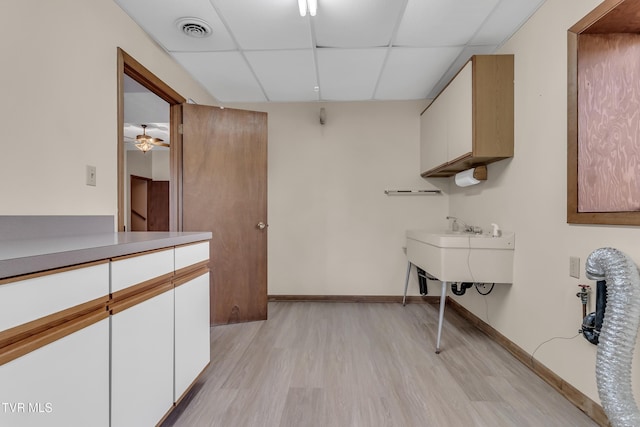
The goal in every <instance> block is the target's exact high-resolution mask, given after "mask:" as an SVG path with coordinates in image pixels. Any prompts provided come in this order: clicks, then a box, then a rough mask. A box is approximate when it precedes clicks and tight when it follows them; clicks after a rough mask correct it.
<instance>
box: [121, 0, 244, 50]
mask: <svg viewBox="0 0 640 427" xmlns="http://www.w3.org/2000/svg"><path fill="white" fill-rule="evenodd" d="M115 2H116V3H117V4H118V5H120V7H121V8H122V9H123V10H124V11H125V12H126V13H127V14H128V15H129V16H131V17H133V19H134V20H135V21H136V23H137V24H138V25H139V26H140V27H142V29H143V30H144V31H145V32H146V33H147V34H149V35H150V36H151V37H152V38H153V39H154V40H155V41H157V42H158V43H159V44H160V45H161V46H163V47H164V48H165V49H166V50H168V51H183V52H197V51H208V50H231V49H235V44H234V42H233V39H232V38H231V36H230V35H229V33H228V31H227V29H226V28H225V26H224V25H223V23H222V21H221V20H220V18H219V17H218V14H217V13H216V11H215V10H214V8H213V7H212V6H211V3H209V1H208V0H181V1H172V0H115ZM183 17H193V18H199V19H203V20H204V21H206V22H207V23H208V24H209V25H210V26H211V30H212V34H211V35H210V36H209V37H205V38H201V39H198V38H193V37H189V36H187V35H185V34H184V33H183V32H182V31H181V30H180V29H179V28H178V27H177V25H176V21H177V20H178V19H179V18H183Z"/></svg>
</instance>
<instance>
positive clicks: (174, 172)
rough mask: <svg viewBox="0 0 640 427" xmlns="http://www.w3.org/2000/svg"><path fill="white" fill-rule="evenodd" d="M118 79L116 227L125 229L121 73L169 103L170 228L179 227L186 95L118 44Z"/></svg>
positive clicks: (177, 228) (175, 229)
mask: <svg viewBox="0 0 640 427" xmlns="http://www.w3.org/2000/svg"><path fill="white" fill-rule="evenodd" d="M117 55H118V64H117V68H118V70H117V72H118V76H117V82H118V149H117V156H118V172H117V173H118V179H117V185H118V231H125V230H124V215H125V212H124V195H125V188H124V186H125V179H124V154H125V150H124V76H125V75H127V76H129V77H131V78H132V79H133V80H135V81H137V82H138V83H140V84H141V85H142V86H144V87H145V88H147V89H149V90H150V91H151V92H153V93H154V94H156V95H157V96H159V97H160V98H162V99H163V100H165V101H166V102H167V103H169V108H170V112H169V114H170V117H169V132H170V135H171V137H170V138H171V147H170V148H169V181H170V183H169V230H170V231H181V230H182V135H181V133H180V131H179V130H180V124H181V122H182V104H184V103H185V102H186V99H185V98H184V97H183V96H181V95H180V94H179V93H178V92H176V91H175V90H173V89H172V88H171V87H170V86H169V85H167V84H166V83H164V82H163V81H162V80H160V79H159V78H158V77H157V76H156V75H155V74H153V73H152V72H151V71H149V70H148V69H147V68H145V67H144V66H143V65H142V64H140V63H139V62H138V61H136V60H135V59H134V58H133V57H132V56H131V55H129V54H127V53H126V52H125V51H124V50H122V49H121V48H119V47H118V48H117Z"/></svg>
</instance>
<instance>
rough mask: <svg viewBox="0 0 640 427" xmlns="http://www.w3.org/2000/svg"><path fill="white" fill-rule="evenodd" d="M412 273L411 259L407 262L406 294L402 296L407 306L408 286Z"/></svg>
mask: <svg viewBox="0 0 640 427" xmlns="http://www.w3.org/2000/svg"><path fill="white" fill-rule="evenodd" d="M410 274H411V261H409V262H407V279H406V280H405V281H404V296H403V297H402V306H403V307H404V306H405V300H406V299H407V288H408V287H409V275H410Z"/></svg>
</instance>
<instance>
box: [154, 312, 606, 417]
mask: <svg viewBox="0 0 640 427" xmlns="http://www.w3.org/2000/svg"><path fill="white" fill-rule="evenodd" d="M437 310H438V306H434V305H429V304H412V305H407V306H406V307H403V306H402V305H401V304H381V303H369V304H365V303H358V304H356V303H354V304H350V303H326V302H272V303H269V320H267V321H262V322H252V323H243V324H235V325H226V326H217V327H214V328H212V329H211V365H210V366H209V369H208V370H207V371H206V373H205V374H204V375H203V376H202V378H201V379H200V380H199V381H198V383H196V384H195V386H194V387H193V389H192V390H191V392H189V394H188V395H187V396H186V397H185V399H184V400H183V401H182V402H181V403H180V405H179V406H178V407H177V408H176V409H175V410H174V411H173V413H172V414H171V415H170V416H169V417H168V418H167V420H166V421H165V422H164V423H163V427H170V426H176V427H177V426H188V427H200V426H224V427H227V426H229V427H231V426H233V427H243V426H247V427H249V426H251V427H254V426H255V427H258V426H259V427H272V426H273V427H277V426H282V427H285V426H286V427H307V426H308V427H312V426H318V427H334V426H335V427H342V426H345V427H349V426H362V427H377V426H385V427H387V426H398V427H413V426H416V427H418V426H420V427H424V426H455V427H461V426H465V427H466V426H490V427H498V426H510V427H511V426H518V427H523V426H535V427H539V426H544V427H551V426H558V427H560V426H561V427H567V426H596V424H595V423H594V422H593V421H591V420H590V419H589V418H588V417H587V416H586V415H585V414H583V413H582V412H581V411H580V410H578V409H577V408H576V407H574V406H573V405H572V404H571V403H569V402H568V401H567V400H566V399H565V398H564V397H562V396H561V395H560V394H558V393H557V392H556V391H555V390H553V389H552V388H551V387H550V386H549V385H547V384H546V383H545V382H544V381H542V380H541V379H540V378H538V377H537V376H536V375H535V374H533V373H532V372H531V371H529V370H528V369H527V368H526V367H525V366H523V365H522V364H521V363H520V362H518V361H517V360H516V359H515V358H513V357H512V356H511V355H510V354H508V353H507V352H506V351H505V350H504V349H502V348H501V347H500V346H498V345H497V344H496V343H494V342H493V341H491V340H490V339H489V338H487V337H486V336H485V335H484V334H483V333H481V332H479V331H478V330H477V329H475V328H474V327H472V326H470V325H468V324H467V322H466V321H465V320H464V319H462V318H461V317H459V316H458V315H457V314H456V313H455V312H453V311H451V310H449V311H448V312H447V313H446V316H445V325H444V330H443V339H442V353H441V354H439V355H436V354H435V352H434V348H435V345H434V341H435V335H436V329H437V317H438V313H437Z"/></svg>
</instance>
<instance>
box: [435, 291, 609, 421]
mask: <svg viewBox="0 0 640 427" xmlns="http://www.w3.org/2000/svg"><path fill="white" fill-rule="evenodd" d="M447 305H448V306H449V307H450V308H451V309H452V310H454V311H455V312H456V313H458V314H459V315H460V316H461V317H463V318H464V319H466V320H467V321H469V323H471V324H472V325H474V326H475V327H476V328H478V329H479V330H480V331H482V332H484V333H485V334H486V335H487V336H488V337H489V338H491V339H492V340H494V341H495V342H497V343H498V344H500V345H501V346H502V347H503V348H505V349H506V350H507V351H508V352H509V353H511V354H512V355H513V356H514V357H515V358H516V359H518V360H519V361H520V362H521V363H522V364H524V365H525V366H526V367H528V368H529V369H531V371H533V372H534V373H535V374H536V375H538V376H539V377H540V378H542V379H543V380H544V381H545V382H547V383H548V384H549V385H551V387H553V388H554V389H556V390H557V391H558V393H560V394H561V395H563V396H564V397H565V398H566V399H567V400H568V401H569V402H571V403H572V404H574V405H575V406H576V407H577V408H578V409H580V410H581V411H582V412H584V413H585V414H586V415H587V416H589V418H591V419H592V420H593V421H595V422H596V423H598V425H600V426H601V427H610V426H611V424H610V423H609V419H608V418H607V415H606V414H605V412H604V410H603V409H602V406H600V405H599V404H597V403H596V402H594V401H593V400H591V399H590V398H589V397H588V396H586V395H585V394H583V393H582V392H581V391H580V390H578V389H576V388H575V387H574V386H572V385H571V384H569V383H567V382H566V381H564V380H563V379H562V378H560V377H559V376H558V375H557V374H556V373H554V372H553V371H552V370H551V369H549V368H547V367H546V366H544V365H543V364H542V363H540V362H538V361H537V360H535V359H534V358H532V357H531V355H530V354H529V353H527V352H526V351H524V350H523V349H522V348H521V347H519V346H518V345H516V344H515V343H514V342H513V341H511V340H509V339H508V338H507V337H505V336H504V335H502V334H501V333H500V332H498V331H497V330H496V329H494V328H493V327H492V326H490V325H489V324H487V323H486V322H485V321H483V320H482V319H480V318H479V317H477V316H476V315H475V314H473V313H472V312H470V311H469V310H467V309H466V308H464V307H463V306H462V305H460V303H458V302H457V301H455V300H454V299H452V298H450V297H447Z"/></svg>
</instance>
